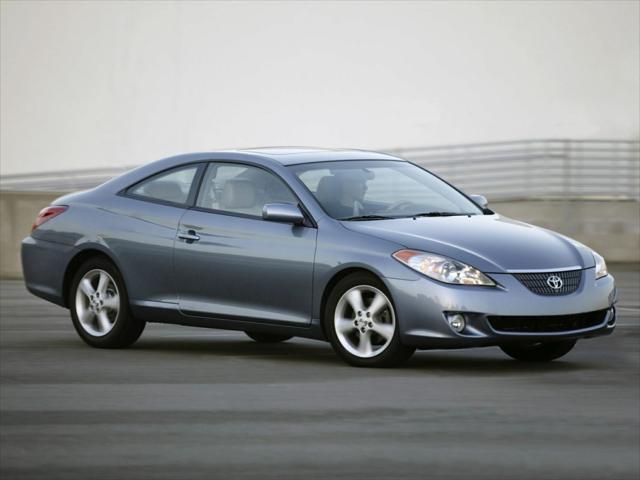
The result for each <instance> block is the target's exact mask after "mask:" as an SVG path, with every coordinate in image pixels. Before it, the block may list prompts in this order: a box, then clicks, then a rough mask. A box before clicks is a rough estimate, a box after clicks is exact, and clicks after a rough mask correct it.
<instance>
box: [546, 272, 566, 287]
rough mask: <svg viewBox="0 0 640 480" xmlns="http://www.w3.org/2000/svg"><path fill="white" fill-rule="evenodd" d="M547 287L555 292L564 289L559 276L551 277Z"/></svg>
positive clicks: (548, 279)
mask: <svg viewBox="0 0 640 480" xmlns="http://www.w3.org/2000/svg"><path fill="white" fill-rule="evenodd" d="M547 285H549V287H550V288H553V289H554V290H560V289H561V288H562V285H563V283H562V279H561V278H560V277H559V276H557V275H551V276H549V277H548V278H547Z"/></svg>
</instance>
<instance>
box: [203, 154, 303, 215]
mask: <svg viewBox="0 0 640 480" xmlns="http://www.w3.org/2000/svg"><path fill="white" fill-rule="evenodd" d="M267 203H292V204H297V203H298V200H297V199H296V197H295V196H294V195H293V193H291V191H290V190H289V187H287V185H286V184H285V183H284V182H283V181H282V180H281V179H280V178H278V177H277V176H275V175H274V174H273V173H270V172H268V171H266V170H264V169H262V168H258V167H253V166H250V165H240V164H234V163H211V164H209V166H208V167H207V172H206V174H205V176H204V179H203V180H202V186H201V187H200V193H199V194H198V199H197V201H196V206H198V207H200V208H206V209H208V210H216V211H221V212H229V213H239V214H243V215H251V216H255V217H260V218H261V217H262V207H263V206H264V205H265V204H267Z"/></svg>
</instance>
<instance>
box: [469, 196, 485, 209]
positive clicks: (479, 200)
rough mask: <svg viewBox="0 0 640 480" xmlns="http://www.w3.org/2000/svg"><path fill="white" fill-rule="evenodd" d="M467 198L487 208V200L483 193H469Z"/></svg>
mask: <svg viewBox="0 0 640 480" xmlns="http://www.w3.org/2000/svg"><path fill="white" fill-rule="evenodd" d="M469 198H470V199H471V200H473V202H474V203H475V204H476V205H478V206H479V207H480V208H487V206H488V205H489V201H488V200H487V197H485V196H484V195H469Z"/></svg>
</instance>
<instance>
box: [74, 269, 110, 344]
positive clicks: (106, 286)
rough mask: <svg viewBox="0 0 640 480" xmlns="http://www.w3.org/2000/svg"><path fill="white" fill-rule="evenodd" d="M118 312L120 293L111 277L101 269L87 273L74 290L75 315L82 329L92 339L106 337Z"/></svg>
mask: <svg viewBox="0 0 640 480" xmlns="http://www.w3.org/2000/svg"><path fill="white" fill-rule="evenodd" d="M119 311H120V293H119V291H118V286H117V285H116V282H115V281H114V280H113V277H111V275H109V274H108V273H107V272H105V271H104V270H101V269H94V270H90V271H88V272H87V273H86V274H85V275H84V276H83V277H82V279H81V280H80V282H79V283H78V288H77V290H76V313H77V316H78V320H79V322H80V325H81V326H82V328H83V329H84V330H85V331H86V332H87V333H88V334H90V335H93V336H94V337H103V336H105V335H107V334H108V333H109V332H110V331H111V330H112V329H113V327H114V325H115V323H116V320H117V319H118V312H119Z"/></svg>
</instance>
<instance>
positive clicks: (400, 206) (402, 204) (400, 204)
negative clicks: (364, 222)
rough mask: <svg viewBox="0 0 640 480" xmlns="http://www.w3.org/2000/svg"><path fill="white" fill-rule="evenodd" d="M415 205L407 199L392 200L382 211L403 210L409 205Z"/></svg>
mask: <svg viewBox="0 0 640 480" xmlns="http://www.w3.org/2000/svg"><path fill="white" fill-rule="evenodd" d="M413 205H415V203H413V202H412V201H409V200H400V201H397V202H393V203H392V204H391V205H389V206H388V207H387V208H385V209H384V213H390V212H393V211H397V210H400V211H402V210H404V209H405V208H407V207H411V206H413Z"/></svg>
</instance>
